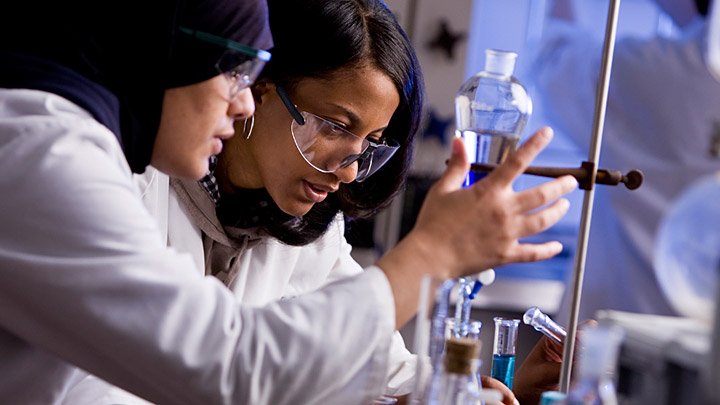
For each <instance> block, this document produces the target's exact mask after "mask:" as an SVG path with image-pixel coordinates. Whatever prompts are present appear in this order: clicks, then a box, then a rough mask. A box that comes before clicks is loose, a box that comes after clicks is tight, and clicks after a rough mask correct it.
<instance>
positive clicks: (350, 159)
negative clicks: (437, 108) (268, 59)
mask: <svg viewBox="0 0 720 405" xmlns="http://www.w3.org/2000/svg"><path fill="white" fill-rule="evenodd" d="M275 88H276V90H277V93H278V95H279V96H280V99H281V100H282V102H283V104H284V105H285V108H287V110H288V112H289V113H290V115H291V116H292V118H293V120H292V122H291V123H290V132H291V133H292V137H293V140H294V141H295V146H297V149H298V151H299V152H300V155H302V157H303V159H305V161H306V162H307V163H308V164H309V165H310V166H312V167H313V168H315V169H316V170H318V171H320V172H322V173H334V172H335V171H337V170H338V169H342V168H345V167H348V166H350V165H351V164H353V163H355V162H357V164H358V167H357V176H356V177H355V181H357V182H359V183H360V182H363V181H364V180H365V179H367V178H368V177H370V176H371V175H372V174H373V173H375V172H376V171H378V170H379V169H380V168H381V167H383V165H384V164H385V163H387V162H388V160H390V158H391V157H392V156H393V155H394V154H395V152H397V150H398V148H400V145H399V144H398V143H397V142H395V141H393V140H387V139H385V140H383V141H382V142H381V143H376V142H372V141H370V140H368V139H366V138H362V137H359V136H357V135H355V134H353V133H352V132H350V131H348V130H346V129H344V128H342V127H341V126H339V125H337V124H335V123H334V122H332V121H328V120H326V119H324V118H322V117H318V116H317V115H315V114H312V113H309V112H307V111H300V110H298V109H297V107H296V106H295V104H293V102H292V101H290V97H289V96H288V94H287V92H286V91H285V89H284V88H283V87H282V86H279V85H278V86H275Z"/></svg>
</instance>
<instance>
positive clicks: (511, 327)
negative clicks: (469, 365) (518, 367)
mask: <svg viewBox="0 0 720 405" xmlns="http://www.w3.org/2000/svg"><path fill="white" fill-rule="evenodd" d="M493 320H494V321H495V338H494V342H493V360H492V368H491V372H490V376H491V377H492V378H495V379H497V380H500V382H502V383H503V384H505V385H506V386H507V387H508V388H510V389H512V387H513V379H514V377H515V346H516V345H517V333H518V325H520V320H519V319H506V318H500V317H495V318H493Z"/></svg>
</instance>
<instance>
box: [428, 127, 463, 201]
mask: <svg viewBox="0 0 720 405" xmlns="http://www.w3.org/2000/svg"><path fill="white" fill-rule="evenodd" d="M469 170H470V162H468V158H467V154H466V153H465V145H463V141H462V139H460V138H453V143H452V152H451V154H450V160H449V161H448V165H447V169H445V172H444V173H443V175H442V176H441V177H440V179H439V180H438V181H437V183H436V184H435V185H436V187H437V188H438V189H439V190H442V191H445V192H448V191H453V190H457V189H458V188H460V186H461V185H462V183H463V181H465V176H467V173H468V171H469Z"/></svg>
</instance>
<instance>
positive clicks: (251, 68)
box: [179, 27, 270, 100]
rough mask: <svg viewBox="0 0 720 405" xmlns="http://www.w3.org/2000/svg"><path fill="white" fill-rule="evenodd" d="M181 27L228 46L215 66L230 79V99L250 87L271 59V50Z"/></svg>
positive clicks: (182, 29)
mask: <svg viewBox="0 0 720 405" xmlns="http://www.w3.org/2000/svg"><path fill="white" fill-rule="evenodd" d="M179 29H180V32H183V33H185V34H188V35H191V36H192V37H193V38H197V39H199V40H201V41H205V42H209V43H211V44H215V45H218V46H222V47H224V48H226V51H225V52H224V53H223V54H222V56H221V57H220V59H219V60H218V61H217V63H216V64H215V68H217V70H218V71H219V72H220V73H222V74H223V75H224V76H225V78H226V79H227V80H228V84H229V87H230V90H229V94H228V96H229V100H232V99H234V98H235V96H237V94H238V93H239V92H240V90H242V89H246V88H248V87H250V86H251V85H252V84H253V83H254V82H255V79H257V77H258V75H259V74H260V72H261V71H262V69H263V67H264V66H265V62H267V61H269V60H270V52H267V51H263V50H262V49H255V48H251V47H249V46H246V45H243V44H241V43H239V42H235V41H232V40H229V39H227V38H223V37H219V36H217V35H213V34H210V33H207V32H203V31H196V30H192V29H189V28H185V27H180V28H179Z"/></svg>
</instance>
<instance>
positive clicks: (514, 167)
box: [487, 127, 553, 184]
mask: <svg viewBox="0 0 720 405" xmlns="http://www.w3.org/2000/svg"><path fill="white" fill-rule="evenodd" d="M552 137H553V131H552V129H551V128H550V127H543V128H540V129H539V130H538V131H537V132H535V133H534V134H533V135H532V136H531V137H530V138H528V140H527V141H525V143H524V144H523V145H522V146H520V147H519V148H518V149H517V150H516V151H515V152H514V153H512V154H511V155H510V156H508V157H507V159H506V160H505V162H503V163H502V164H501V165H500V166H498V167H497V168H496V169H495V170H493V171H492V173H490V174H489V175H488V176H487V180H489V181H497V182H500V183H501V184H511V183H512V182H513V181H514V180H515V178H516V177H518V176H519V175H521V174H522V173H523V172H524V171H525V169H526V168H527V167H528V166H529V165H530V163H531V162H532V161H533V159H535V157H537V155H538V154H539V153H540V151H542V150H543V149H544V148H545V146H547V145H548V144H549V143H550V140H552Z"/></svg>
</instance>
